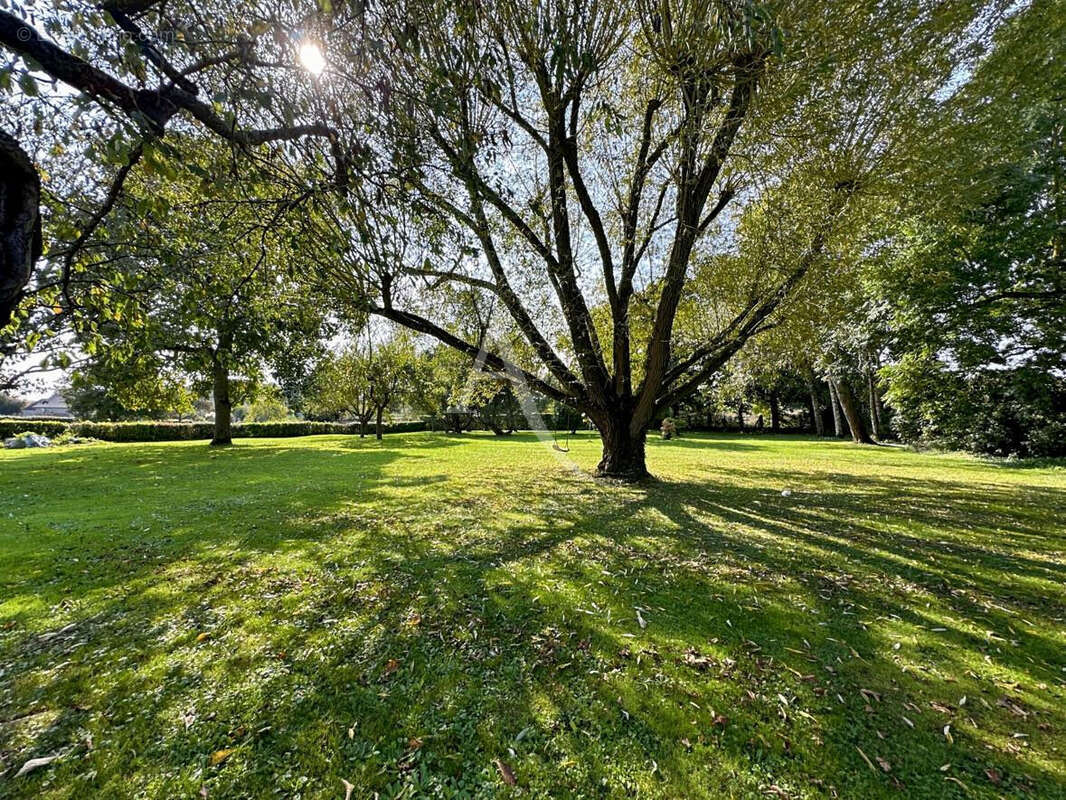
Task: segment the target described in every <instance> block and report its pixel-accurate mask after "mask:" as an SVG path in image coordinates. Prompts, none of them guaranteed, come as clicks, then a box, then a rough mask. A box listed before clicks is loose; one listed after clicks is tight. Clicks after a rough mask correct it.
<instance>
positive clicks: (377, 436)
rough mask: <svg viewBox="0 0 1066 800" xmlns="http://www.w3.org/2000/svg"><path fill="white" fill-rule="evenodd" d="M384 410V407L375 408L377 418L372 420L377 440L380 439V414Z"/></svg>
mask: <svg viewBox="0 0 1066 800" xmlns="http://www.w3.org/2000/svg"><path fill="white" fill-rule="evenodd" d="M384 412H385V409H383V408H379V409H378V410H377V419H376V420H375V422H374V436H375V437H376V438H377V440H378V441H379V442H380V441H381V415H382V414H383V413H384Z"/></svg>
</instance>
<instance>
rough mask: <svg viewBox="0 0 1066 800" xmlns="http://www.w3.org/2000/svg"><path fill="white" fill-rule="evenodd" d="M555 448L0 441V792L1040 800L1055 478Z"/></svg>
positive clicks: (783, 443)
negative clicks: (638, 482) (28, 445)
mask: <svg viewBox="0 0 1066 800" xmlns="http://www.w3.org/2000/svg"><path fill="white" fill-rule="evenodd" d="M571 445H572V451H571V453H570V456H571V457H573V459H574V460H575V462H576V465H577V466H579V467H581V468H583V469H585V470H588V469H591V467H592V466H593V465H594V464H595V462H596V460H597V458H598V455H599V453H598V443H597V442H596V441H594V440H593V439H592V438H591V437H590V436H578V437H576V438H572V439H571ZM571 466H572V465H571V464H569V463H568V462H567V460H566V459H561V458H559V457H558V456H557V455H556V454H553V453H552V451H551V450H550V449H548V448H546V447H544V446H543V445H541V444H539V443H537V442H536V441H535V440H534V439H532V438H531V437H527V436H521V435H518V436H514V437H509V438H507V439H505V440H497V439H494V438H492V437H488V436H481V435H465V436H463V437H446V436H440V435H432V434H412V435H397V436H393V437H387V438H386V440H385V441H384V442H382V443H377V442H373V441H369V440H358V439H354V438H347V437H314V438H307V439H295V440H294V439H289V440H253V441H247V442H244V441H242V442H241V443H239V444H238V445H236V446H235V447H233V448H229V449H226V450H223V451H216V450H209V449H208V448H206V447H205V446H203V444H201V443H168V444H154V445H101V446H91V447H85V448H81V449H79V448H68V449H57V450H52V451H17V452H5V453H0V797H3V798H7V797H12V798H14V797H19V798H22V797H27V798H28V797H46V798H58V797H89V796H91V797H168V798H169V797H200V796H204V795H205V794H206V796H207V797H211V798H237V797H301V798H343V797H344V794H345V788H344V784H343V781H348V782H350V783H351V784H352V785H353V786H354V791H353V794H352V796H353V797H372V796H374V793H375V792H376V793H379V794H380V796H382V797H401V796H402V797H415V796H422V797H428V796H433V797H449V796H456V797H459V796H462V797H466V796H482V797H489V796H504V797H506V796H516V797H517V796H554V797H559V796H573V797H685V798H693V797H778V798H815V797H841V798H854V797H900V796H906V797H930V798H932V797H936V798H952V797H957V798H964V797H966V798H969V797H988V798H994V797H1033V798H1054V797H1066V758H1064V755H1066V734H1064V725H1066V687H1064V682H1066V671H1064V670H1066V647H1064V646H1066V631H1064V627H1066V622H1064V620H1066V588H1064V587H1066V530H1064V526H1063V520H1064V519H1066V470H1063V468H1062V467H1056V466H1054V465H1049V466H1046V467H1042V468H1035V469H1034V468H1029V469H1013V468H1010V467H1004V466H1001V465H991V464H987V463H982V462H980V461H977V460H974V459H969V458H965V457H961V456H933V455H917V454H914V453H909V452H905V451H902V450H898V449H891V448H856V447H853V446H851V445H849V444H845V443H842V442H835V441H831V442H818V441H815V440H810V439H800V438H793V437H779V438H775V437H739V436H734V437H728V436H716V437H687V438H684V439H681V440H677V441H671V442H661V441H658V440H656V441H652V442H650V443H649V466H650V468H651V470H652V471H653V472H654V473H655V474H656V475H657V476H658V480H657V481H655V482H653V483H649V484H646V485H642V486H637V487H633V486H622V485H614V484H608V483H602V482H597V481H594V480H592V479H591V478H589V477H588V476H587V473H585V472H581V471H578V470H574V469H572V468H571ZM785 489H788V490H789V492H790V494H788V495H787V496H785V495H783V494H782V492H783V490H785ZM56 754H58V755H59V758H58V759H57V760H55V761H54V762H52V763H51V764H49V765H48V766H46V767H41V768H39V769H38V770H35V771H34V772H31V773H30V774H28V775H24V776H22V777H18V778H16V777H14V775H15V773H16V772H17V771H18V769H19V768H20V767H21V766H22V765H23V764H24V763H25V762H26V761H27V760H28V759H30V758H33V757H39V756H47V755H56ZM512 776H513V781H514V785H513V786H512V785H510V783H509V781H510V780H511V778H512Z"/></svg>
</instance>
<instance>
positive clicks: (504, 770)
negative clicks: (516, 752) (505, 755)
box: [492, 758, 516, 786]
mask: <svg viewBox="0 0 1066 800" xmlns="http://www.w3.org/2000/svg"><path fill="white" fill-rule="evenodd" d="M492 763H493V764H495V765H496V769H497V770H498V771H499V773H500V777H501V778H503V782H504V783H506V784H507V785H508V786H514V785H515V783H516V781H515V777H514V770H513V769H511V768H510V766H508V765H507V764H506V763H504V762H503V761H500V759H498V758H497V759H496V760H495V761H493V762H492Z"/></svg>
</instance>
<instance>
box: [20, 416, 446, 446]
mask: <svg viewBox="0 0 1066 800" xmlns="http://www.w3.org/2000/svg"><path fill="white" fill-rule="evenodd" d="M359 428H360V426H359V424H358V423H350V422H306V421H303V420H293V421H290V422H248V423H244V424H236V425H234V426H233V429H232V434H233V438H234V439H238V438H240V439H248V438H281V437H288V436H317V435H320V434H331V433H332V434H337V433H339V434H349V435H352V434H358V433H359ZM382 428H383V430H384V431H385V432H386V433H409V432H412V431H424V430H426V424H425V423H424V422H420V421H417V420H416V421H412V422H394V423H391V424H385V425H383V426H382ZM373 430H374V426H373V425H370V426H368V427H367V433H368V434H369V433H373ZM25 431H33V432H34V433H41V434H44V435H45V436H49V437H55V436H58V435H60V434H61V433H64V432H66V431H70V432H71V433H73V434H75V435H76V436H89V437H92V438H93V439H103V440H104V441H108V442H174V441H190V440H195V439H210V438H211V437H212V436H213V435H214V425H213V424H212V423H210V422H34V421H33V420H31V419H18V418H15V419H2V420H0V438H8V437H11V436H15V435H16V434H19V433H23V432H25Z"/></svg>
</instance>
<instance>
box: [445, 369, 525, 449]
mask: <svg viewBox="0 0 1066 800" xmlns="http://www.w3.org/2000/svg"><path fill="white" fill-rule="evenodd" d="M452 405H453V406H457V407H459V408H461V409H465V410H468V411H470V412H471V413H472V414H473V416H474V417H475V418H476V419H477V421H478V422H480V423H481V425H482V426H483V427H484V428H485V429H486V430H490V431H492V432H493V433H494V434H496V435H497V436H506V435H507V434H510V433H513V432H514V431H516V430H518V428H520V427H521V426H522V421H523V415H522V406H521V404H520V403H519V400H518V398H517V397H516V396H515V393H514V388H513V387H512V385H511V383H510V381H508V380H507V379H506V378H501V377H499V376H498V375H492V374H487V373H483V372H475V371H472V372H471V374H470V377H469V378H468V380H467V381H466V383H465V385H464V386H463V387H462V389H461V390H460V391H459V393H458V394H457V395H456V396H455V398H454V403H453V404H452Z"/></svg>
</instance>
